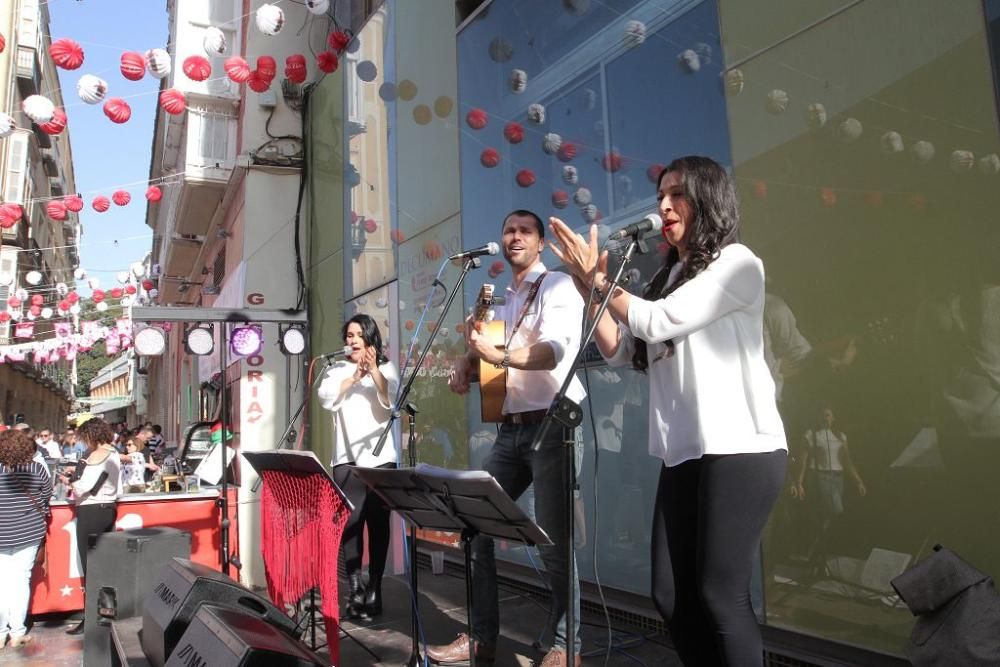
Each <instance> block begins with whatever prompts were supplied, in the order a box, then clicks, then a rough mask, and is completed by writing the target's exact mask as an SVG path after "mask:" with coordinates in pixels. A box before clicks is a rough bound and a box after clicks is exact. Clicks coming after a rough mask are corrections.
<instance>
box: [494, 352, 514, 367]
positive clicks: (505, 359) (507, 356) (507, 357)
mask: <svg viewBox="0 0 1000 667" xmlns="http://www.w3.org/2000/svg"><path fill="white" fill-rule="evenodd" d="M493 367H494V368H510V350H508V349H507V348H504V349H503V361H501V362H500V363H499V364H493Z"/></svg>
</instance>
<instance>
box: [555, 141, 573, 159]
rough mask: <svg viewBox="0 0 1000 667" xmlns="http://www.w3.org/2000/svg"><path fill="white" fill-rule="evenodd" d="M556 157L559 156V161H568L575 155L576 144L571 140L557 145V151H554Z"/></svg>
mask: <svg viewBox="0 0 1000 667" xmlns="http://www.w3.org/2000/svg"><path fill="white" fill-rule="evenodd" d="M556 157H557V158H559V161H560V162H569V161H571V160H572V159H573V158H575V157H576V144H574V143H573V142H572V141H564V142H563V143H562V146H560V147H559V151H558V152H557V153H556Z"/></svg>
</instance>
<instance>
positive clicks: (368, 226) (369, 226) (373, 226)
mask: <svg viewBox="0 0 1000 667" xmlns="http://www.w3.org/2000/svg"><path fill="white" fill-rule="evenodd" d="M377 229H378V223H377V222H375V221H374V220H372V219H371V218H368V219H367V220H365V231H366V232H368V233H369V234H374V233H375V230H377Z"/></svg>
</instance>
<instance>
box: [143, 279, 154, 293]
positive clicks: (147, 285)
mask: <svg viewBox="0 0 1000 667" xmlns="http://www.w3.org/2000/svg"><path fill="white" fill-rule="evenodd" d="M153 286H154V285H153V281H152V280H150V279H149V278H146V279H145V280H143V281H142V289H144V290H146V291H147V292H148V291H149V290H151V289H153Z"/></svg>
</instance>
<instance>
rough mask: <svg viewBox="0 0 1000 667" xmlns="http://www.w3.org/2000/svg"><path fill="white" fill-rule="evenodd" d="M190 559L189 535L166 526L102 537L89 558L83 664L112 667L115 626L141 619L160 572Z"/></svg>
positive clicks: (134, 529) (91, 666)
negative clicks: (117, 622) (177, 561)
mask: <svg viewBox="0 0 1000 667" xmlns="http://www.w3.org/2000/svg"><path fill="white" fill-rule="evenodd" d="M177 556H181V557H184V558H187V557H190V556H191V534H190V533H188V532H185V531H183V530H178V529H176V528H168V527H165V526H161V527H155V528H133V529H131V530H123V531H118V532H112V533H102V534H101V535H99V536H98V537H97V542H96V544H95V545H94V547H93V548H92V549H91V550H90V552H89V553H88V554H87V580H86V595H85V599H84V606H85V611H84V619H85V624H84V635H83V664H84V665H85V667H107V665H109V664H111V640H110V636H111V622H112V621H115V620H120V619H125V618H131V617H133V616H142V611H143V610H142V605H143V602H144V600H145V599H146V596H147V595H149V592H150V591H151V590H152V589H153V583H154V582H155V581H156V577H157V575H158V573H159V572H160V571H161V570H162V569H163V568H164V567H166V566H167V564H168V563H170V560H171V559H172V558H174V557H177Z"/></svg>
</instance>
